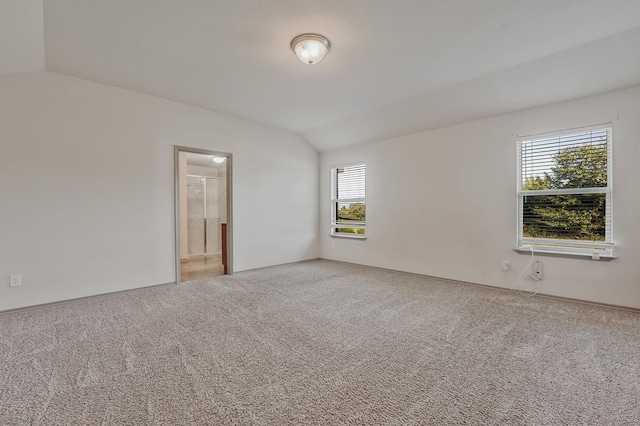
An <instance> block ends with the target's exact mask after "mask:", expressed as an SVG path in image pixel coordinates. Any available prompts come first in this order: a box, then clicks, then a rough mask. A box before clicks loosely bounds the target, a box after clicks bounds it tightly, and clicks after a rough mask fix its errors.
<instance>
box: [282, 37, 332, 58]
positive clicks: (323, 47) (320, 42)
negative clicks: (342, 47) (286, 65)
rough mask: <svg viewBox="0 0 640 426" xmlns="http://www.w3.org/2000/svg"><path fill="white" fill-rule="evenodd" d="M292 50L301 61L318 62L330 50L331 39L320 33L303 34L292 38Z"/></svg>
mask: <svg viewBox="0 0 640 426" xmlns="http://www.w3.org/2000/svg"><path fill="white" fill-rule="evenodd" d="M291 50H293V51H294V52H295V54H296V56H297V57H298V59H300V61H301V62H303V63H305V64H308V65H313V64H317V63H318V62H320V61H321V60H322V58H324V57H325V55H326V54H327V52H328V51H329V40H327V38H326V37H323V36H321V35H319V34H301V35H299V36H298V37H296V38H294V39H293V40H291Z"/></svg>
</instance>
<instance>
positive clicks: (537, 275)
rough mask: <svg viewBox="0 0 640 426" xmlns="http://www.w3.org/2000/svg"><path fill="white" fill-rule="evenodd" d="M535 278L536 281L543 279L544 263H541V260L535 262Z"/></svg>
mask: <svg viewBox="0 0 640 426" xmlns="http://www.w3.org/2000/svg"><path fill="white" fill-rule="evenodd" d="M533 276H534V277H535V278H534V279H535V280H536V281H539V280H541V279H542V262H540V261H539V260H536V261H535V262H533Z"/></svg>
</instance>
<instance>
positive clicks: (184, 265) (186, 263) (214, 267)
mask: <svg viewBox="0 0 640 426" xmlns="http://www.w3.org/2000/svg"><path fill="white" fill-rule="evenodd" d="M223 274H224V267H223V266H222V255H221V254H208V255H206V256H205V255H201V256H189V259H182V260H180V281H181V282H183V281H192V280H198V279H201V278H209V277H216V276H218V275H223Z"/></svg>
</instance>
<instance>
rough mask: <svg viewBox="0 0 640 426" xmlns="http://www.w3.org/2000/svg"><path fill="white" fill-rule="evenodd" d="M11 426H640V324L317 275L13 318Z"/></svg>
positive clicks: (410, 284) (581, 310) (599, 312)
mask: <svg viewBox="0 0 640 426" xmlns="http://www.w3.org/2000/svg"><path fill="white" fill-rule="evenodd" d="M0 337H1V343H0V386H1V387H0V424H1V425H32V424H33V425H187V424H189V425H192V424H202V425H224V424H242V425H244V424H257V425H286V424H362V425H377V424H388V425H410V424H423V425H454V424H467V425H484V424H488V425H498V424H501V425H502V424H505V425H524V424H526V425H638V424H640V315H639V314H636V313H633V312H625V311H620V310H614V309H607V308H601V307H595V306H589V305H583V304H577V303H570V302H562V301H556V300H549V299H542V298H525V297H522V296H519V295H517V294H514V293H511V292H508V291H500V290H492V289H487V288H480V287H474V286H465V285H461V284H454V283H447V282H444V281H437V280H432V279H427V278H424V277H417V276H412V275H407V274H400V273H393V272H386V271H380V270H375V269H368V268H361V267H356V266H349V265H343V264H338V263H333V262H328V261H312V262H304V263H299V264H292V265H285V266H278V267H273V268H267V269H262V270H257V271H251V272H245V273H239V274H236V275H234V276H223V277H217V278H212V279H208V280H203V281H196V282H191V283H187V284H182V285H180V286H167V287H160V288H155V289H148V290H141V291H137V292H131V293H125V294H119V295H112V296H106V297H102V298H96V299H91V300H84V301H77V302H70V303H66V304H62V305H56V306H49V307H44V308H38V309H33V310H26V311H21V312H16V313H9V314H5V315H0Z"/></svg>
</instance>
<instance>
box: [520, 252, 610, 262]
mask: <svg viewBox="0 0 640 426" xmlns="http://www.w3.org/2000/svg"><path fill="white" fill-rule="evenodd" d="M513 251H515V252H518V253H520V254H528V255H531V250H527V249H513ZM533 254H534V255H535V256H551V257H566V258H573V259H584V260H595V261H599V260H602V261H605V262H609V261H611V260H613V259H617V258H618V256H614V255H611V254H600V259H592V257H591V256H592V254H591V253H588V252H584V253H583V252H568V251H555V250H540V249H538V250H534V251H533Z"/></svg>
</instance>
